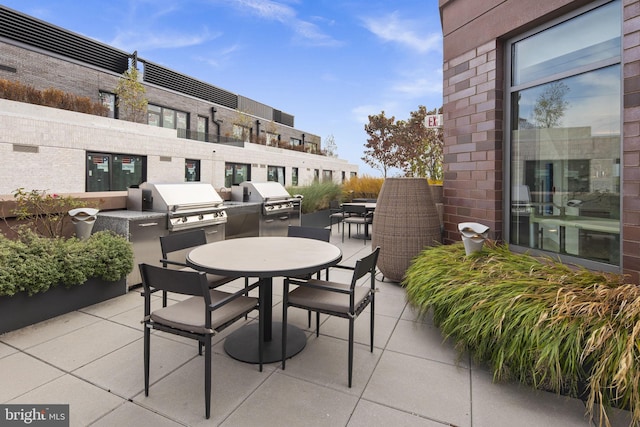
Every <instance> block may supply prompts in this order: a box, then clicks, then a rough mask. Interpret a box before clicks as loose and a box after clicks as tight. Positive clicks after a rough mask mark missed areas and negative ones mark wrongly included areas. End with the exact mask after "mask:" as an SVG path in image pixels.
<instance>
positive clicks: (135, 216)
mask: <svg viewBox="0 0 640 427" xmlns="http://www.w3.org/2000/svg"><path fill="white" fill-rule="evenodd" d="M146 220H151V221H162V222H163V224H164V225H165V226H166V222H167V214H166V213H162V212H151V211H130V210H126V209H121V210H117V211H105V212H98V218H97V219H96V222H95V224H94V226H93V229H94V231H100V230H111V231H113V232H115V233H118V234H122V235H123V236H126V235H128V234H129V222H130V221H146Z"/></svg>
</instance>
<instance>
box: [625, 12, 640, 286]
mask: <svg viewBox="0 0 640 427" xmlns="http://www.w3.org/2000/svg"><path fill="white" fill-rule="evenodd" d="M623 4H624V9H623V20H624V21H623V26H622V29H623V34H624V40H623V44H622V45H623V53H622V55H623V59H622V62H623V75H624V101H623V102H624V128H623V132H624V138H623V140H622V237H621V238H622V266H623V269H624V273H626V274H629V275H630V276H631V277H632V278H633V280H634V282H635V283H640V2H638V1H637V0H624V2H623Z"/></svg>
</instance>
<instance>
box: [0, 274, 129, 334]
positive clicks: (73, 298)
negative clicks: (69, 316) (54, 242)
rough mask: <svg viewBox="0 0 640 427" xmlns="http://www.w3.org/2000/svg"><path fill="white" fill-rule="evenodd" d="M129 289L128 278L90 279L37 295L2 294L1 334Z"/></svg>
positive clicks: (109, 297) (114, 295)
mask: <svg viewBox="0 0 640 427" xmlns="http://www.w3.org/2000/svg"><path fill="white" fill-rule="evenodd" d="M126 292H127V288H126V284H125V279H121V280H119V281H117V282H106V281H104V280H102V279H89V280H88V281H87V282H85V283H84V284H82V285H77V286H72V287H71V288H69V289H67V288H65V287H64V286H56V287H54V288H50V289H49V290H48V291H46V292H42V293H39V294H35V295H33V296H29V295H27V294H26V293H24V292H20V293H18V294H16V295H14V296H12V297H10V296H0V334H2V333H5V332H9V331H13V330H16V329H20V328H22V327H25V326H28V325H32V324H34V323H38V322H41V321H43V320H47V319H50V318H52V317H56V316H59V315H61V314H65V313H69V312H71V311H75V310H78V309H80V308H83V307H87V306H90V305H93V304H97V303H99V302H102V301H106V300H108V299H111V298H114V297H117V296H120V295H124V294H125V293H126Z"/></svg>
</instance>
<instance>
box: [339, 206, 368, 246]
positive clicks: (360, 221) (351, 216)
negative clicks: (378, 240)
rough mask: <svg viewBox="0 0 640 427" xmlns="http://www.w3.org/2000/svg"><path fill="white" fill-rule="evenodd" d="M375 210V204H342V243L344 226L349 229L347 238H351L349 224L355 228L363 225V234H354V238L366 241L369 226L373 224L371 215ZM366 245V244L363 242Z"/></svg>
mask: <svg viewBox="0 0 640 427" xmlns="http://www.w3.org/2000/svg"><path fill="white" fill-rule="evenodd" d="M375 210H376V203H375V202H371V201H369V202H347V203H343V204H342V212H343V213H344V218H343V219H342V221H341V222H342V241H343V242H344V226H345V224H346V225H347V226H348V227H349V237H351V224H355V225H357V226H360V225H364V234H362V235H360V234H356V235H354V237H356V238H360V239H364V240H368V239H370V236H369V226H370V225H371V224H372V223H373V214H374V212H375ZM365 243H366V242H365Z"/></svg>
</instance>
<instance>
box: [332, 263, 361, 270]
mask: <svg viewBox="0 0 640 427" xmlns="http://www.w3.org/2000/svg"><path fill="white" fill-rule="evenodd" d="M332 268H340V269H342V270H351V271H353V270H355V269H356V268H355V267H351V266H350V265H342V264H336V265H334V266H332Z"/></svg>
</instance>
